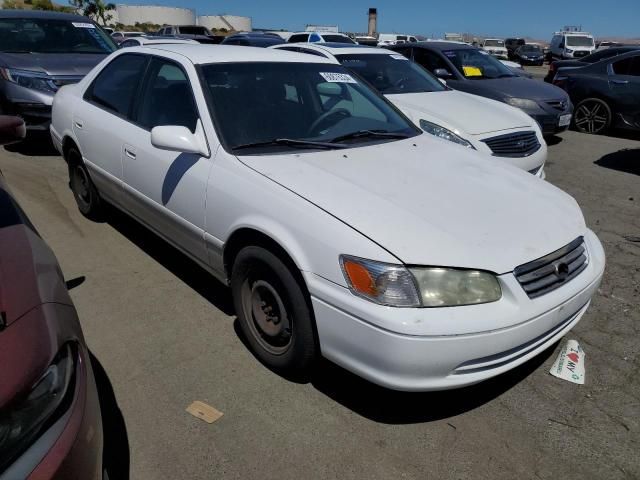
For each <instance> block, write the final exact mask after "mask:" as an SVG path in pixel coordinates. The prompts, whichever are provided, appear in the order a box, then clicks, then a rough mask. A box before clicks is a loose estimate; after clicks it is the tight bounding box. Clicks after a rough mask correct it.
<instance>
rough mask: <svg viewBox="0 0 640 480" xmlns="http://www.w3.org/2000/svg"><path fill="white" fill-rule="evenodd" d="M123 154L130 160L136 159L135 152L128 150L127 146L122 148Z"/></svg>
mask: <svg viewBox="0 0 640 480" xmlns="http://www.w3.org/2000/svg"><path fill="white" fill-rule="evenodd" d="M124 154H125V155H126V156H127V157H129V158H130V159H131V160H135V159H136V153H135V152H133V151H131V150H129V149H128V148H125V149H124Z"/></svg>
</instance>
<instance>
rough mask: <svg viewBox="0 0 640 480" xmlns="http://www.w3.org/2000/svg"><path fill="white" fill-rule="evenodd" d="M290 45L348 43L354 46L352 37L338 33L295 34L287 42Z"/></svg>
mask: <svg viewBox="0 0 640 480" xmlns="http://www.w3.org/2000/svg"><path fill="white" fill-rule="evenodd" d="M287 42H289V43H301V42H302V43H306V42H312V43H316V42H333V43H348V44H351V45H354V44H355V43H356V42H354V41H353V40H352V39H351V37H349V36H347V35H345V34H344V33H337V32H299V33H293V34H292V35H291V36H290V37H289V39H288V40H287Z"/></svg>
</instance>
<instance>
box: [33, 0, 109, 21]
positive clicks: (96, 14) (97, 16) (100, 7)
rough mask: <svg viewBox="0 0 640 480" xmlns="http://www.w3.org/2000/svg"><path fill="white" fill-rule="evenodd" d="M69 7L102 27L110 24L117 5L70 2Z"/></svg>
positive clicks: (87, 0)
mask: <svg viewBox="0 0 640 480" xmlns="http://www.w3.org/2000/svg"><path fill="white" fill-rule="evenodd" d="M34 1H35V0H34ZM69 5H71V6H72V7H73V8H74V9H76V10H79V11H81V12H82V14H83V15H84V16H85V17H91V18H93V19H94V20H95V21H96V22H98V23H100V24H102V25H107V24H108V23H109V21H110V20H111V19H112V18H113V14H112V13H109V12H112V11H113V10H115V9H116V6H115V4H113V3H105V2H104V1H103V0H69Z"/></svg>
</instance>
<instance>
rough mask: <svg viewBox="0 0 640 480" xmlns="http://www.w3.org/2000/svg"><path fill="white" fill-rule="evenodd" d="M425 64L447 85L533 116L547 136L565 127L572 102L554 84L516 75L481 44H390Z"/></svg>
mask: <svg viewBox="0 0 640 480" xmlns="http://www.w3.org/2000/svg"><path fill="white" fill-rule="evenodd" d="M387 48H389V49H390V50H394V51H396V52H399V53H401V54H403V55H404V56H405V57H407V58H410V59H411V60H413V61H414V62H416V63H418V64H420V65H422V66H423V67H424V68H426V69H427V70H429V71H430V72H431V73H433V74H434V75H435V76H436V77H439V78H441V79H444V80H446V82H447V85H448V86H449V87H451V88H453V89H455V90H460V91H463V92H467V93H472V94H475V95H480V96H482V97H487V98H491V99H493V100H498V101H500V102H504V103H506V104H509V105H511V106H513V107H517V108H520V109H521V110H522V111H524V112H525V113H527V114H528V115H530V116H531V117H533V118H534V119H535V120H536V121H537V122H538V123H539V124H540V128H541V129H542V133H543V134H544V135H545V136H549V135H553V134H556V133H559V132H562V131H563V130H566V129H567V128H568V127H569V125H570V124H571V115H572V112H573V105H572V104H571V100H570V99H569V96H568V95H567V93H566V92H564V91H563V90H562V89H560V88H558V87H555V86H553V85H548V84H546V83H544V82H540V81H538V80H533V79H530V78H527V77H525V76H522V75H516V74H515V73H514V72H513V71H512V70H510V69H509V68H508V67H506V66H505V65H504V64H503V63H502V62H500V61H499V60H496V59H495V58H493V57H492V56H491V55H489V54H488V53H487V52H485V51H483V50H480V49H479V48H476V47H472V46H470V45H467V44H464V43H458V42H418V43H411V44H403V45H394V46H390V47H387Z"/></svg>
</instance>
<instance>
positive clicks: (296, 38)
mask: <svg viewBox="0 0 640 480" xmlns="http://www.w3.org/2000/svg"><path fill="white" fill-rule="evenodd" d="M308 40H309V34H308V33H298V34H296V35H291V37H289V43H299V42H307V41H308Z"/></svg>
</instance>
